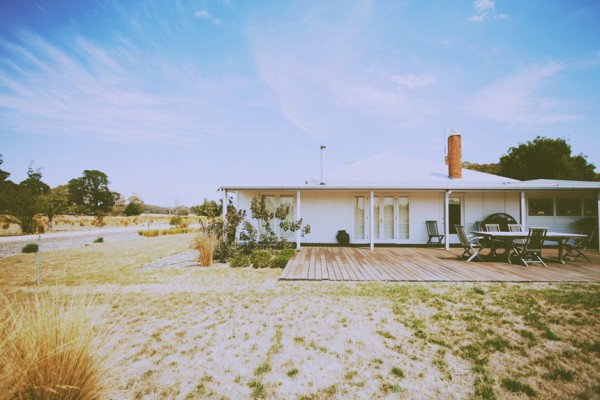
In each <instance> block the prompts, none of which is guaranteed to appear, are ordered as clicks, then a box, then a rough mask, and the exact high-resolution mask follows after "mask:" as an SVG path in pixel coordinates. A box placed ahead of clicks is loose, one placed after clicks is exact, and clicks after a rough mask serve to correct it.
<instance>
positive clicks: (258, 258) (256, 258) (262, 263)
mask: <svg viewBox="0 0 600 400" xmlns="http://www.w3.org/2000/svg"><path fill="white" fill-rule="evenodd" d="M271 258H272V256H271V253H269V251H267V250H256V251H255V252H254V253H252V255H251V256H250V261H251V262H252V266H253V267H254V268H267V267H269V266H271Z"/></svg>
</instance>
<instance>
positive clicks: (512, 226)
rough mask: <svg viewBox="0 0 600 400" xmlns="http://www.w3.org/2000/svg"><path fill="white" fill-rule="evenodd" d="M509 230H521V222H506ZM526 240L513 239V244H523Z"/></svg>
mask: <svg viewBox="0 0 600 400" xmlns="http://www.w3.org/2000/svg"><path fill="white" fill-rule="evenodd" d="M508 231H509V232H523V227H522V226H521V224H508ZM525 242H526V240H525V239H513V244H514V245H517V246H521V247H522V246H524V245H525Z"/></svg>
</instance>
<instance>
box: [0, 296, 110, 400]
mask: <svg viewBox="0 0 600 400" xmlns="http://www.w3.org/2000/svg"><path fill="white" fill-rule="evenodd" d="M2 303H3V304H2V310H1V311H0V338H1V342H0V359H1V360H2V368H0V393H3V394H4V396H6V398H10V399H42V400H43V399H96V398H98V397H99V395H100V394H101V393H102V392H103V391H104V390H105V382H106V378H107V373H108V370H109V367H111V365H110V363H109V362H108V360H109V358H108V357H109V354H108V352H107V349H106V348H105V345H106V339H107V336H106V334H105V333H104V332H105V331H102V330H101V331H98V330H96V329H94V328H93V324H92V320H91V317H92V314H91V313H90V310H92V309H93V308H94V303H93V300H91V298H88V297H84V296H66V295H65V294H60V293H58V292H56V291H54V292H52V293H43V292H40V293H35V294H33V295H23V294H21V295H20V296H19V297H18V298H17V297H13V298H12V299H9V298H7V297H3V298H2Z"/></svg>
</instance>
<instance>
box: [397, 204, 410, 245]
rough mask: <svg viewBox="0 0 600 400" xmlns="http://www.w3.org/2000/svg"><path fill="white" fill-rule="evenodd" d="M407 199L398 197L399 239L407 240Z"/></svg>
mask: <svg viewBox="0 0 600 400" xmlns="http://www.w3.org/2000/svg"><path fill="white" fill-rule="evenodd" d="M408 207H409V202H408V197H398V219H399V221H398V225H399V236H398V238H399V239H408V233H409V232H408V226H409V223H408V216H409V208H408Z"/></svg>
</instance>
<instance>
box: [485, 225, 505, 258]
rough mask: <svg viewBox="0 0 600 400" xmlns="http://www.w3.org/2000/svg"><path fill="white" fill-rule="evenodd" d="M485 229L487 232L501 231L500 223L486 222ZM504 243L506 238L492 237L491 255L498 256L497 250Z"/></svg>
mask: <svg viewBox="0 0 600 400" xmlns="http://www.w3.org/2000/svg"><path fill="white" fill-rule="evenodd" d="M485 230H486V231H487V232H500V224H485ZM503 245H504V240H501V239H492V240H491V243H490V256H493V257H496V256H498V253H496V250H497V249H498V247H502V246H503Z"/></svg>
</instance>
